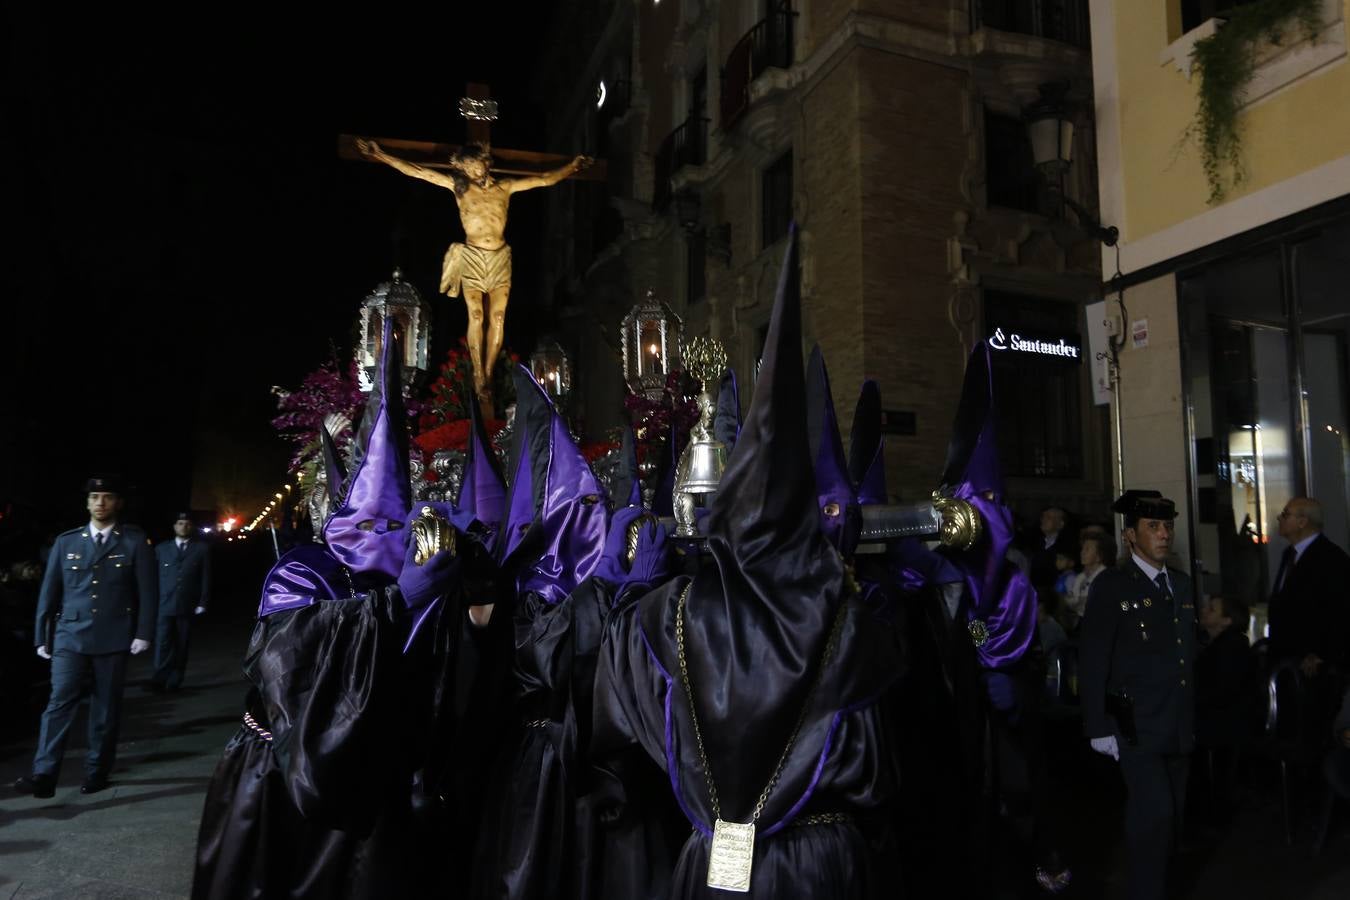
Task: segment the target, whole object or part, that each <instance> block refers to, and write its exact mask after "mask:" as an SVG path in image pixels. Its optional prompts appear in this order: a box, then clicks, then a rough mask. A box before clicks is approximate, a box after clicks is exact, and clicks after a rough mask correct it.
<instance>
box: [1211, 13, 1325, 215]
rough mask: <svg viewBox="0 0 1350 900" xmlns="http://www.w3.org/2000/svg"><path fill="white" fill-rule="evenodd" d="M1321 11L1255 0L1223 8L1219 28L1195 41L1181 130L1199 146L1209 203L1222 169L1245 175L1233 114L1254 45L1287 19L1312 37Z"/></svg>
mask: <svg viewBox="0 0 1350 900" xmlns="http://www.w3.org/2000/svg"><path fill="white" fill-rule="evenodd" d="M1321 10H1322V2H1321V0H1255V2H1252V3H1245V4H1243V5H1241V6H1238V7H1235V8H1234V9H1232V10H1229V11H1227V12H1225V13H1224V18H1225V19H1226V21H1225V22H1224V24H1223V25H1222V26H1221V27H1220V28H1219V30H1218V31H1216V32H1214V34H1212V35H1210V36H1209V37H1206V38H1202V39H1200V40H1198V41H1196V42H1195V47H1194V48H1193V49H1192V50H1191V62H1192V65H1193V66H1194V68H1195V70H1196V71H1198V72H1199V74H1200V102H1199V106H1198V107H1197V109H1196V112H1195V120H1194V121H1193V122H1192V123H1191V126H1190V128H1188V129H1187V133H1188V134H1189V135H1190V136H1192V137H1194V138H1195V139H1196V140H1197V141H1198V142H1199V144H1200V158H1201V162H1202V164H1203V165H1204V169H1205V180H1206V181H1208V182H1209V202H1210V203H1218V202H1219V201H1221V200H1223V198H1224V195H1225V194H1226V193H1227V191H1228V187H1229V185H1228V184H1227V183H1226V181H1225V178H1224V174H1225V168H1227V169H1229V170H1231V172H1232V183H1233V185H1238V184H1241V183H1242V180H1243V178H1244V176H1245V174H1246V173H1245V171H1244V168H1243V165H1242V134H1241V131H1240V130H1239V128H1238V112H1239V111H1240V110H1241V108H1242V104H1243V102H1244V100H1245V95H1246V91H1247V85H1248V84H1250V83H1251V80H1252V76H1253V75H1254V74H1255V73H1256V65H1257V52H1256V51H1257V48H1258V47H1259V46H1260V45H1261V43H1262V42H1269V43H1272V44H1279V43H1280V42H1281V41H1282V40H1283V39H1284V36H1285V32H1286V30H1287V29H1288V27H1289V26H1290V25H1291V24H1293V23H1297V25H1298V26H1299V27H1301V28H1302V30H1303V32H1304V33H1305V34H1306V35H1307V36H1308V38H1309V39H1312V38H1314V37H1316V35H1317V32H1318V31H1319V30H1320V29H1321V27H1322V22H1321V15H1320V14H1321Z"/></svg>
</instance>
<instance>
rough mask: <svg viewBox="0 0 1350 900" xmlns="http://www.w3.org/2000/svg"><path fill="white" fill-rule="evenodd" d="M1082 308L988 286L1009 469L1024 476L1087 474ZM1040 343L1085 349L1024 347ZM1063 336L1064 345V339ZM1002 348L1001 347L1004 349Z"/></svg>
mask: <svg viewBox="0 0 1350 900" xmlns="http://www.w3.org/2000/svg"><path fill="white" fill-rule="evenodd" d="M1081 315H1082V311H1081V308H1080V307H1079V306H1077V305H1076V304H1073V303H1065V302H1063V301H1059V300H1047V299H1043V298H1040V297H1032V296H1027V295H1024V294H1012V293H1007V292H1004V291H994V290H986V291H985V292H984V317H985V329H986V334H987V335H988V336H989V338H990V347H991V348H992V352H991V357H992V362H993V376H994V397H995V403H996V405H997V407H998V447H999V458H1000V461H1001V462H1002V463H1003V471H1004V472H1005V473H1006V474H1007V475H1010V476H1016V477H1023V478H1081V477H1083V380H1084V378H1085V377H1086V376H1085V374H1084V366H1085V363H1084V361H1083V358H1082V356H1083V354H1082V350H1081V348H1082V341H1081V340H1080V337H1079V333H1078V320H1079V318H1080V317H1081ZM1024 342H1035V345H1036V346H1047V345H1048V346H1051V347H1056V348H1058V347H1061V346H1069V347H1074V348H1078V349H1077V352H1076V353H1075V354H1073V355H1070V354H1069V353H1067V352H1062V353H1059V354H1056V353H1038V352H1023V351H1022V350H1019V348H1020V347H1024V346H1025V343H1024ZM1061 342H1063V344H1061ZM1000 348H1002V349H1000Z"/></svg>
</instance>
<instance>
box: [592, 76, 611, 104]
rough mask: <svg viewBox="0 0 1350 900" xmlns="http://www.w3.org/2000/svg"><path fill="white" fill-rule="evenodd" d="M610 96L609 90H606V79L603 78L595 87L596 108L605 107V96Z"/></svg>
mask: <svg viewBox="0 0 1350 900" xmlns="http://www.w3.org/2000/svg"><path fill="white" fill-rule="evenodd" d="M608 96H609V92H608V91H606V90H605V79H603V78H601V79H600V84H599V85H597V86H596V88H595V108H596V109H600V108H601V107H603V106H604V105H605V98H606V97H608Z"/></svg>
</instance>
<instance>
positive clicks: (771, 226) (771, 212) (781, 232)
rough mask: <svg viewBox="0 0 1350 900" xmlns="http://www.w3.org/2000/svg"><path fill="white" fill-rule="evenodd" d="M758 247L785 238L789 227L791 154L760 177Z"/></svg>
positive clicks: (782, 158) (783, 157) (771, 244)
mask: <svg viewBox="0 0 1350 900" xmlns="http://www.w3.org/2000/svg"><path fill="white" fill-rule="evenodd" d="M760 198H761V203H762V206H761V217H760V246H761V247H771V246H773V245H774V244H775V243H777V242H778V241H780V240H782V239H783V238H785V237H787V233H788V227H789V226H790V225H791V224H792V151H791V150H789V151H788V152H786V153H784V154H783V155H782V156H780V157H778V159H777V160H775V161H774V162H773V163H772V164H771V165H770V166H769V167H768V168H767V169H765V170H764V172H763V173H762V175H761V176H760Z"/></svg>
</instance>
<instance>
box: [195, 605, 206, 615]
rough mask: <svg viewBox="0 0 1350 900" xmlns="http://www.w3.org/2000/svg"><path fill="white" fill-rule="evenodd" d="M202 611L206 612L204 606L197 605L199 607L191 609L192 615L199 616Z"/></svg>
mask: <svg viewBox="0 0 1350 900" xmlns="http://www.w3.org/2000/svg"><path fill="white" fill-rule="evenodd" d="M204 612H206V607H205V606H199V607H197V608H196V609H194V610H193V611H192V614H193V615H194V616H200V615H201V614H202V613H204Z"/></svg>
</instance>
